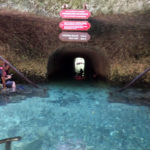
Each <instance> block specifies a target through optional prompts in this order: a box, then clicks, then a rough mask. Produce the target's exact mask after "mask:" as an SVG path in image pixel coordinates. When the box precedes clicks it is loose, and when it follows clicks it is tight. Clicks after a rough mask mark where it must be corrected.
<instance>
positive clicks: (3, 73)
mask: <svg viewBox="0 0 150 150" xmlns="http://www.w3.org/2000/svg"><path fill="white" fill-rule="evenodd" d="M9 69H10V66H9V65H8V64H6V63H4V64H3V66H2V67H0V84H2V85H3V88H13V89H16V83H15V81H11V78H12V75H9V74H8V73H9Z"/></svg>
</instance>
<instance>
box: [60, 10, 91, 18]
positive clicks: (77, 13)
mask: <svg viewBox="0 0 150 150" xmlns="http://www.w3.org/2000/svg"><path fill="white" fill-rule="evenodd" d="M60 16H61V17H62V18H63V19H88V18H89V17H90V16H91V13H90V12H89V11H88V10H74V9H63V10H62V11H61V12H60Z"/></svg>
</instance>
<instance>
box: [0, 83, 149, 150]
mask: <svg viewBox="0 0 150 150" xmlns="http://www.w3.org/2000/svg"><path fill="white" fill-rule="evenodd" d="M41 87H42V88H47V89H48V90H47V92H46V93H44V94H43V92H41V91H40V90H37V91H36V90H33V91H32V92H27V90H26V92H24V93H22V94H12V95H11V93H10V95H7V96H6V95H3V97H1V103H0V104H1V105H0V129H1V130H0V131H1V132H0V139H4V138H8V137H14V136H21V137H22V140H21V141H19V142H13V144H12V148H13V150H150V107H149V106H150V105H149V102H150V89H128V90H127V91H125V92H123V93H122V94H120V93H119V94H117V93H115V91H117V90H118V88H116V87H112V86H109V85H107V84H104V83H99V82H96V83H94V82H81V83H79V82H69V81H68V82H66V81H64V82H53V83H50V84H47V85H41ZM26 89H28V90H29V91H30V90H31V88H29V87H26ZM40 92H41V93H40ZM110 92H113V93H115V94H112V95H110ZM40 95H41V96H40ZM2 98H4V99H2ZM3 148H4V145H0V149H3Z"/></svg>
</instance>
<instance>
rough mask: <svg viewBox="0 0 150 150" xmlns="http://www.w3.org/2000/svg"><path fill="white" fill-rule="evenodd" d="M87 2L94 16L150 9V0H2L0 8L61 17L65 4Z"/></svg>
mask: <svg viewBox="0 0 150 150" xmlns="http://www.w3.org/2000/svg"><path fill="white" fill-rule="evenodd" d="M85 3H86V4H87V5H88V9H89V10H90V11H91V12H92V14H93V16H95V15H99V14H127V13H134V12H143V11H147V10H150V0H0V9H2V8H8V9H16V10H19V11H23V12H32V13H34V14H37V15H42V16H54V17H59V11H60V10H61V8H62V5H63V4H68V7H69V8H72V9H82V8H83V4H85Z"/></svg>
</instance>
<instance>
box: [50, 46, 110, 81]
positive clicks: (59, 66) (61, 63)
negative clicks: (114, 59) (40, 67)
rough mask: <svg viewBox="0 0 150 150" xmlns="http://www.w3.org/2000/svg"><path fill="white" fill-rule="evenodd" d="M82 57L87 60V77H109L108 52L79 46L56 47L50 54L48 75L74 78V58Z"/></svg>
mask: <svg viewBox="0 0 150 150" xmlns="http://www.w3.org/2000/svg"><path fill="white" fill-rule="evenodd" d="M77 57H82V58H84V60H85V72H84V74H85V78H86V79H91V78H93V77H99V78H107V76H108V72H109V63H108V59H107V57H106V54H105V53H104V52H102V51H101V50H99V49H93V48H89V47H88V48H83V47H77V46H74V47H73V46H64V47H60V48H58V49H56V50H55V51H54V52H53V53H52V54H51V55H50V56H49V60H48V65H47V77H48V79H52V78H74V75H75V68H74V60H75V58H77Z"/></svg>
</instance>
